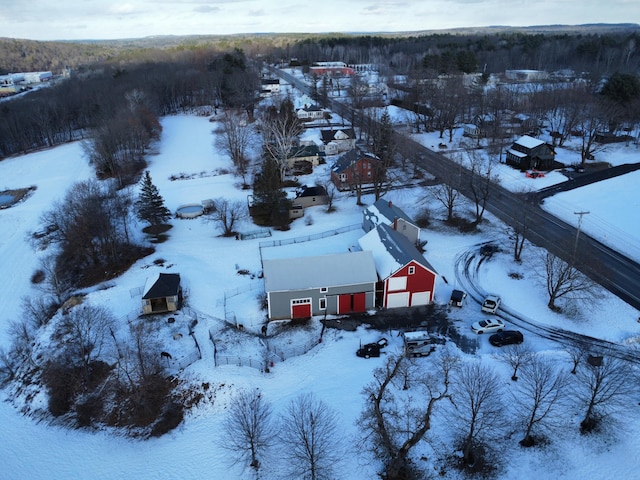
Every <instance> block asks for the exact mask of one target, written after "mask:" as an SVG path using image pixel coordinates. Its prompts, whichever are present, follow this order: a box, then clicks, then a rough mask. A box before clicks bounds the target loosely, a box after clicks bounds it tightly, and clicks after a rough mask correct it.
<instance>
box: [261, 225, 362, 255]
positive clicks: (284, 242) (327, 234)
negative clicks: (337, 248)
mask: <svg viewBox="0 0 640 480" xmlns="http://www.w3.org/2000/svg"><path fill="white" fill-rule="evenodd" d="M360 228H362V226H361V225H360V224H359V223H358V224H355V225H347V226H346V227H341V228H338V229H336V230H329V231H327V232H321V233H316V234H313V235H305V236H303V237H295V238H284V239H282V240H269V241H268V242H260V243H259V244H258V246H259V248H260V249H262V248H268V247H280V246H282V245H291V244H294V243H304V242H310V241H312V240H320V239H322V238H327V237H332V236H334V235H340V234H341V233H346V232H350V231H352V230H357V229H360Z"/></svg>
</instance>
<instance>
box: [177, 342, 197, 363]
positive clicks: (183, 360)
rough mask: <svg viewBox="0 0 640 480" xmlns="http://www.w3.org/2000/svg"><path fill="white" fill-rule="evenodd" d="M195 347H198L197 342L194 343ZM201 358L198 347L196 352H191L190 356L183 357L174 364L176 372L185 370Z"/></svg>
mask: <svg viewBox="0 0 640 480" xmlns="http://www.w3.org/2000/svg"><path fill="white" fill-rule="evenodd" d="M197 345H198V342H196V346H197ZM201 358H202V355H201V353H200V348H199V347H198V350H197V351H195V352H191V353H190V354H188V355H185V356H184V357H182V358H181V359H179V360H176V361H175V362H174V366H175V367H177V368H178V370H183V369H185V368H187V367H188V366H189V365H191V364H193V363H195V362H197V361H198V360H200V359H201Z"/></svg>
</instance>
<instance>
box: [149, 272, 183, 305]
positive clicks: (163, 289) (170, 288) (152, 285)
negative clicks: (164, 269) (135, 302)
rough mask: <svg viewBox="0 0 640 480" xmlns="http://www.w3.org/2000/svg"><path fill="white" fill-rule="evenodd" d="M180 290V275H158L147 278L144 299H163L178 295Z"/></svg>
mask: <svg viewBox="0 0 640 480" xmlns="http://www.w3.org/2000/svg"><path fill="white" fill-rule="evenodd" d="M179 290H180V274H178V273H156V274H155V275H152V276H151V277H149V278H147V281H146V282H145V284H144V291H143V293H142V299H143V300H145V299H149V298H162V297H170V296H172V295H177V294H178V292H179Z"/></svg>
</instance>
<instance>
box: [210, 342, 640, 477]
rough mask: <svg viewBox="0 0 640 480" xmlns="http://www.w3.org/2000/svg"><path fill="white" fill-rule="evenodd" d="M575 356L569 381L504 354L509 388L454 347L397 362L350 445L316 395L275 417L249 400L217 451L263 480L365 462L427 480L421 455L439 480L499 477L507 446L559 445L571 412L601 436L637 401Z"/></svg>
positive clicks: (526, 354) (611, 372)
mask: <svg viewBox="0 0 640 480" xmlns="http://www.w3.org/2000/svg"><path fill="white" fill-rule="evenodd" d="M567 353H568V355H567V357H568V359H569V364H568V365H570V366H572V367H573V368H572V369H571V370H569V369H568V368H563V367H562V366H561V365H558V362H557V361H555V360H553V359H550V358H547V357H546V356H545V355H544V354H542V353H534V352H533V351H531V350H529V348H528V347H526V346H524V345H516V346H512V347H509V348H507V349H506V350H505V351H504V352H503V353H502V354H500V355H499V359H500V360H501V362H502V363H503V364H504V366H505V367H506V369H507V372H509V374H510V375H511V385H509V386H507V385H505V383H504V380H503V379H502V378H501V375H500V374H499V373H498V372H497V371H496V370H495V369H494V368H492V367H490V366H488V365H486V364H484V363H482V362H481V361H480V360H476V359H466V358H463V357H461V356H460V355H459V354H458V353H456V352H455V351H453V350H452V349H449V348H446V347H443V348H442V349H441V350H439V351H438V352H437V353H436V354H435V355H434V356H433V357H430V358H429V359H428V360H427V359H422V360H420V361H414V360H412V359H410V358H408V357H405V356H404V355H390V356H389V357H388V358H386V359H385V361H384V363H383V364H382V365H381V366H380V367H378V368H377V369H375V370H374V371H373V377H372V379H371V380H370V381H369V382H368V383H367V384H366V385H365V387H364V388H363V390H362V392H361V394H362V398H363V406H362V410H361V414H360V416H359V418H358V419H357V420H356V427H357V434H356V436H355V438H352V439H349V438H346V437H345V436H344V435H343V434H342V433H341V431H340V429H339V422H340V417H339V413H338V412H337V411H336V410H334V409H333V408H331V407H330V406H329V405H328V404H326V403H325V402H323V401H321V400H319V399H317V398H316V397H315V396H314V395H312V394H301V395H299V396H298V397H296V398H295V399H293V400H292V401H291V402H290V403H289V405H288V407H287V408H286V409H285V410H284V411H283V413H282V414H281V415H278V416H276V415H275V414H274V413H273V407H272V404H271V403H270V402H269V400H268V399H267V398H266V397H265V396H264V394H263V393H262V392H260V391H259V390H258V389H255V390H250V391H247V390H242V391H239V392H238V393H237V394H236V395H235V397H234V398H233V399H232V401H231V404H230V407H229V409H228V411H227V414H226V418H225V420H224V423H223V425H224V432H225V433H226V436H225V437H224V438H223V439H221V442H222V443H221V446H222V447H223V448H225V449H227V450H228V451H229V452H230V458H229V461H230V463H233V464H236V463H239V464H240V465H241V466H242V467H244V468H248V469H251V470H253V472H254V474H255V475H256V476H258V475H259V472H260V471H267V472H269V471H278V468H281V469H283V471H286V474H287V475H289V476H291V477H292V478H293V477H294V476H295V478H308V479H313V480H319V479H325V478H337V477H339V476H340V469H341V468H342V465H343V463H342V462H345V461H348V460H349V459H350V458H352V457H351V456H352V453H351V452H358V453H360V454H362V455H363V458H365V457H366V458H369V459H370V460H371V461H374V462H376V464H377V465H379V472H378V474H379V476H380V478H384V479H387V480H412V479H419V478H428V477H429V474H428V471H427V470H426V469H425V467H424V466H422V465H421V462H419V461H417V456H418V455H421V460H422V462H424V461H427V460H429V463H430V464H431V465H433V466H434V467H437V468H436V472H438V473H439V474H440V476H447V475H448V473H447V472H448V471H449V470H458V471H461V472H463V473H465V474H467V475H472V476H473V475H478V476H482V477H483V478H485V477H491V476H493V475H495V474H497V473H499V470H500V468H501V467H500V464H501V461H503V460H504V456H503V455H501V454H500V452H502V451H505V450H508V449H509V444H510V443H512V442H514V443H516V444H517V445H519V446H521V447H524V448H529V447H532V446H534V445H543V444H547V443H548V442H553V440H554V438H555V437H557V436H559V435H560V432H561V431H562V430H563V429H565V428H566V427H567V426H569V425H570V424H571V422H572V419H571V417H567V415H566V413H565V412H566V411H567V410H568V409H571V408H573V407H576V408H578V409H579V412H580V413H579V419H580V420H579V421H578V424H577V425H576V427H577V428H578V429H579V431H580V432H582V433H583V434H586V433H589V432H594V431H600V432H602V431H603V430H606V428H607V425H608V424H609V425H611V424H612V423H613V422H612V418H611V416H612V414H614V413H615V412H619V411H620V409H621V408H622V407H624V405H625V404H626V403H627V402H630V401H631V398H632V397H633V395H634V394H635V393H637V388H636V386H635V384H634V382H632V381H629V379H628V378H627V368H628V365H626V362H624V361H622V360H619V359H617V358H615V357H611V356H608V355H606V353H605V354H603V355H600V356H593V355H592V356H589V355H588V354H587V352H586V351H585V350H584V349H583V348H582V347H581V346H580V345H573V346H570V347H568V348H567ZM424 362H427V363H428V364H429V365H428V366H425V365H424ZM436 424H439V430H438V431H439V432H441V433H443V435H442V436H439V437H438V439H437V440H436V439H433V438H431V436H430V434H431V431H432V429H433V428H434V425H436ZM443 424H446V425H447V427H446V428H443V427H442V426H443ZM421 446H422V448H421ZM447 448H449V449H450V451H449V452H447V451H446V449H447ZM417 450H420V453H417ZM425 452H429V453H425ZM458 453H459V455H457V454H458ZM282 457H284V459H285V460H286V462H285V463H284V466H281V465H280V462H279V459H280V458H282ZM427 457H430V458H427Z"/></svg>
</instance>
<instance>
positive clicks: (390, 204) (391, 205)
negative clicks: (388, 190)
mask: <svg viewBox="0 0 640 480" xmlns="http://www.w3.org/2000/svg"><path fill="white" fill-rule="evenodd" d="M391 207H393V203H392V202H391V200H389V208H391Z"/></svg>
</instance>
